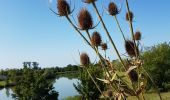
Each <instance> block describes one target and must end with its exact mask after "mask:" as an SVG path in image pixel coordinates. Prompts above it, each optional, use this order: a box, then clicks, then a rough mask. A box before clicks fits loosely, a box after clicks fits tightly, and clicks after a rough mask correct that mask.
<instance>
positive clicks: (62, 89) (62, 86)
mask: <svg viewBox="0 0 170 100" xmlns="http://www.w3.org/2000/svg"><path fill="white" fill-rule="evenodd" d="M77 82H78V79H74V78H73V79H68V78H66V77H61V78H59V79H56V81H55V83H54V84H53V86H54V87H55V90H56V91H58V92H59V97H58V98H59V100H61V99H63V98H65V97H67V96H74V95H78V92H77V91H76V90H75V88H74V86H73V83H74V84H77ZM11 94H12V90H11V89H2V90H0V100H13V99H12V96H11Z"/></svg>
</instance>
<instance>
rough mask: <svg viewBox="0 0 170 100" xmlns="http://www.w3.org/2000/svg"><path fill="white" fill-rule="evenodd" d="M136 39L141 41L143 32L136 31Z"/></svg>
mask: <svg viewBox="0 0 170 100" xmlns="http://www.w3.org/2000/svg"><path fill="white" fill-rule="evenodd" d="M134 37H135V40H137V41H139V40H141V32H140V31H137V32H136V33H135V36H134Z"/></svg>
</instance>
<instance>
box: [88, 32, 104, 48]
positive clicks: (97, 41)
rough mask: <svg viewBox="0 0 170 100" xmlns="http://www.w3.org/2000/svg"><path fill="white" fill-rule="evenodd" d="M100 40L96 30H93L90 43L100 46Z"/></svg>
mask: <svg viewBox="0 0 170 100" xmlns="http://www.w3.org/2000/svg"><path fill="white" fill-rule="evenodd" d="M101 42H102V39H101V36H100V34H99V33H98V32H96V31H95V32H93V34H92V37H91V43H92V45H93V46H96V47H98V46H100V45H101Z"/></svg>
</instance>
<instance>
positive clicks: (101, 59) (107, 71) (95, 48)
mask: <svg viewBox="0 0 170 100" xmlns="http://www.w3.org/2000/svg"><path fill="white" fill-rule="evenodd" d="M86 33H87V35H88V37H89V40H91V37H90V33H89V31H88V30H86ZM93 49H94V51H95V52H96V54H97V56H98V57H99V59H100V61H101V65H102V68H103V70H104V72H105V73H106V74H107V73H108V74H109V83H110V86H111V87H112V89H117V86H116V84H114V86H113V85H112V82H111V81H110V79H111V78H112V76H111V74H110V72H109V70H108V69H107V68H106V64H105V61H104V58H103V57H102V56H101V54H100V53H99V51H98V48H97V47H93ZM113 87H114V88H113Z"/></svg>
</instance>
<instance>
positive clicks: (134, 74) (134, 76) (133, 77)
mask: <svg viewBox="0 0 170 100" xmlns="http://www.w3.org/2000/svg"><path fill="white" fill-rule="evenodd" d="M128 74H129V77H130V79H131V80H132V81H134V82H136V81H138V74H137V72H136V71H135V70H134V69H133V70H131V71H130V72H129V73H128Z"/></svg>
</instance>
